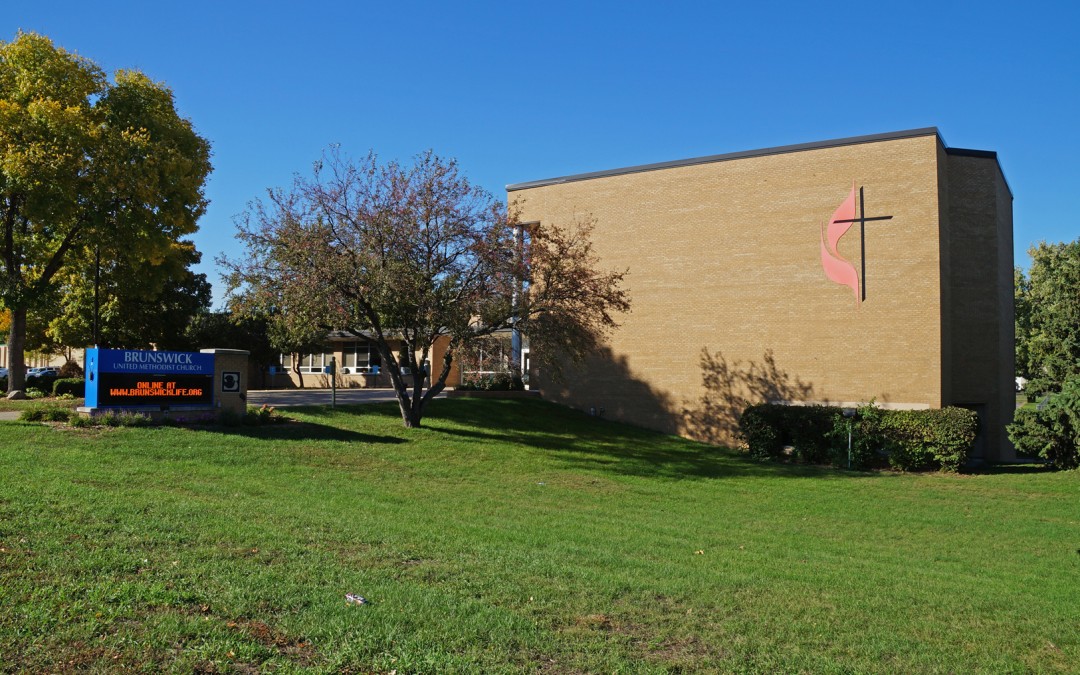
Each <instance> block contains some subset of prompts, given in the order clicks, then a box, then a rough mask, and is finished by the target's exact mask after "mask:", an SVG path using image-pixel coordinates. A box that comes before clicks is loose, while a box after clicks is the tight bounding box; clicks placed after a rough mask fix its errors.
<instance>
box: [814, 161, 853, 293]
mask: <svg viewBox="0 0 1080 675" xmlns="http://www.w3.org/2000/svg"><path fill="white" fill-rule="evenodd" d="M854 219H855V183H854V181H852V183H851V194H849V195H848V196H847V199H845V200H844V201H843V202H841V204H840V206H838V207H836V211H834V212H833V214H832V218H830V219H829V224H828V226H827V227H826V228H825V229H824V230H823V231H822V233H821V267H822V268H823V269H824V270H825V276H827V277H828V278H829V279H830V280H831V281H835V282H836V283H838V284H841V285H843V286H847V287H848V288H850V289H851V290H852V292H854V293H855V304H858V303H859V300H860V299H861V298H860V297H859V273H858V272H857V271H856V270H855V266H854V265H852V264H851V263H850V262H848V261H847V259H846V258H844V256H842V255H840V254H839V253H838V252H837V250H836V245H837V244H838V243H839V242H840V238H841V237H843V236H844V235H845V234H847V231H848V230H849V229H851V225H852V223H851V222H850V221H852V220H854ZM838 220H846V221H849V222H846V223H838V222H836V221H838Z"/></svg>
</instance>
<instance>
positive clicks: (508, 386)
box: [457, 373, 525, 391]
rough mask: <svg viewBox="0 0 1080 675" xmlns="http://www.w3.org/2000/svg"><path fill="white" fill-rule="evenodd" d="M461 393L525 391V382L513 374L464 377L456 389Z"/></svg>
mask: <svg viewBox="0 0 1080 675" xmlns="http://www.w3.org/2000/svg"><path fill="white" fill-rule="evenodd" d="M457 388H458V389H459V390H461V391H525V382H524V380H522V379H521V377H520V376H518V375H514V374H513V373H493V374H491V375H477V376H466V377H465V378H464V379H462V381H461V384H460V385H458V387H457Z"/></svg>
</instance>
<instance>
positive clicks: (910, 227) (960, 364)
mask: <svg viewBox="0 0 1080 675" xmlns="http://www.w3.org/2000/svg"><path fill="white" fill-rule="evenodd" d="M853 182H854V185H855V186H856V190H857V191H858V189H859V188H862V190H863V195H864V196H865V200H866V203H865V209H866V216H867V217H871V216H885V215H888V216H891V219H890V220H882V221H873V222H868V223H866V226H865V250H866V262H865V270H866V274H865V279H864V282H865V288H866V297H865V300H864V301H863V302H861V303H857V302H856V297H855V294H854V293H853V292H852V290H851V289H850V288H847V287H844V286H841V285H838V284H836V283H834V282H832V281H830V280H829V279H828V278H826V276H825V273H824V272H823V270H822V263H821V251H820V237H821V234H820V233H821V228H822V226H823V224H825V223H826V222H827V221H828V219H829V218H830V216H831V215H832V213H833V211H834V210H835V209H836V208H837V207H838V206H839V205H840V203H841V202H842V201H843V200H844V199H845V198H846V197H847V196H848V194H849V193H850V191H851V189H852V184H853ZM508 191H509V199H510V201H511V202H512V203H517V204H518V206H519V208H520V209H521V219H522V220H523V221H539V222H540V226H541V227H542V226H543V225H544V224H545V223H560V224H567V223H572V222H574V221H575V220H582V219H586V218H593V219H595V221H596V228H595V230H594V233H593V242H594V245H595V247H596V251H597V252H598V254H599V255H600V256H601V259H602V261H603V264H604V266H605V267H609V268H615V269H627V270H629V275H628V277H627V287H628V289H629V291H630V294H631V300H632V310H631V313H630V314H628V315H627V316H625V317H624V320H623V323H622V326H621V328H620V329H619V330H618V331H617V332H616V334H615V335H614V336H613V338H612V340H611V341H610V344H609V345H608V348H607V349H606V350H605V351H604V353H602V354H597V355H595V357H594V358H592V359H590V360H589V361H588V362H587V363H584V364H582V365H581V366H576V367H573V368H571V369H570V370H569V375H570V376H569V377H567V378H566V381H565V382H563V383H555V382H548V381H545V380H544V377H543V375H544V374H543V373H542V372H541V373H534V374H533V381H534V382H535V383H537V384H539V386H540V387H541V388H542V390H543V392H544V394H545V396H547V397H548V398H552V399H554V400H559V401H562V402H564V403H567V404H569V405H572V406H575V407H579V408H582V409H589V408H596V409H597V410H598V411H599V410H600V409H601V408H602V409H603V410H604V413H605V415H607V416H608V417H612V418H615V419H620V420H625V421H629V422H633V423H636V424H641V425H644V426H647V427H651V428H655V429H659V430H662V431H667V432H672V433H680V434H684V435H688V436H696V437H702V438H707V439H711V440H725V439H727V438H728V436H729V432H730V430H731V428H732V425H733V423H734V419H733V418H734V415H735V414H737V411H736V409H737V408H739V407H740V406H741V405H742V404H743V403H745V402H746V401H752V400H762V399H764V400H783V401H803V402H805V401H816V402H826V401H827V402H831V403H840V404H855V403H860V402H866V401H869V400H871V399H873V400H875V401H877V402H878V403H881V404H883V405H887V406H893V407H905V408H907V407H914V408H923V407H931V408H936V407H940V406H942V405H951V404H958V405H959V404H962V405H965V406H969V407H973V408H975V409H977V410H978V411H979V413H980V416H981V417H982V419H983V421H984V423H985V424H984V426H985V430H986V431H985V433H984V439H983V440H982V441H980V444H981V445H980V449H979V450H980V452H981V453H983V455H984V456H985V458H987V459H990V460H1000V459H1008V458H1011V457H1012V455H1013V450H1012V448H1011V446H1009V444H1008V441H1007V440H1006V438H1005V434H1004V425H1005V424H1006V423H1007V422H1008V421H1009V420H1010V419H1011V414H1012V400H1013V398H1012V397H1013V387H1012V378H1013V357H1012V350H1013V307H1012V298H1013V294H1012V197H1011V194H1010V193H1009V190H1008V186H1007V185H1006V184H1005V181H1004V177H1003V176H1002V173H1001V170H1000V167H999V166H998V163H997V159H996V156H995V155H994V154H993V153H988V152H980V151H965V150H955V149H949V148H947V147H946V146H945V144H944V142H943V141H942V140H941V137H940V135H939V134H938V132H937V130H936V129H921V130H915V131H910V132H900V133H896V134H883V135H880V136H873V137H861V138H854V139H843V140H839V141H832V142H824V143H815V144H808V145H803V146H789V147H786V148H774V149H770V150H763V151H756V152H749V153H737V154H734V155H721V156H716V157H710V158H702V159H699V160H688V161H686V162H671V163H667V164H664V165H652V166H648V167H635V168H631V169H626V170H616V171H611V172H600V173H597V174H586V175H582V176H570V177H566V178H561V179H552V180H549V181H536V182H533V183H524V184H518V185H511V186H509V187H508ZM838 251H839V253H840V254H841V255H842V256H843V257H844V258H846V259H847V260H849V261H851V262H852V263H853V264H854V265H855V267H856V269H859V268H860V267H861V266H860V227H859V224H858V223H856V224H854V225H853V226H852V227H851V229H850V230H849V231H848V233H847V234H846V235H845V236H844V237H843V238H842V239H841V240H840V243H839V246H838ZM860 274H861V272H860Z"/></svg>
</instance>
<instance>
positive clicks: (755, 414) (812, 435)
mask: <svg viewBox="0 0 1080 675" xmlns="http://www.w3.org/2000/svg"><path fill="white" fill-rule="evenodd" d="M739 427H740V432H741V434H742V436H743V438H744V440H746V443H747V446H748V447H749V450H750V454H751V456H753V457H756V458H758V459H782V458H787V457H788V456H789V455H788V450H787V449H788V448H789V447H790V448H791V449H792V450H791V453H790V457H791V458H793V459H795V460H797V461H802V462H807V463H812V464H824V463H829V462H831V463H832V464H834V465H836V466H844V467H846V466H848V462H849V456H848V446H847V442H848V430H849V429H850V430H851V440H852V447H851V454H850V462H851V467H852V468H859V469H866V468H872V467H875V466H881V465H883V464H884V463H885V461H886V459H887V460H888V463H889V464H890V465H891V466H893V467H895V468H897V469H902V470H904V471H926V470H933V469H940V470H942V471H958V470H959V469H960V467H962V466H963V465H964V464H965V463H966V462H967V460H968V458H969V457H970V454H971V449H972V446H973V444H974V442H975V435H976V433H977V431H978V416H977V415H976V414H975V413H974V412H973V411H970V410H966V409H964V408H943V409H940V410H883V409H881V408H878V407H877V406H875V405H873V404H871V405H866V406H862V407H860V408H859V409H858V410H857V411H856V412H855V415H854V416H853V417H852V418H850V419H849V418H845V417H844V414H843V410H842V409H841V408H838V407H835V406H785V405H773V404H762V405H755V406H751V407H749V408H747V409H746V411H744V412H743V415H742V418H741V420H740V422H739Z"/></svg>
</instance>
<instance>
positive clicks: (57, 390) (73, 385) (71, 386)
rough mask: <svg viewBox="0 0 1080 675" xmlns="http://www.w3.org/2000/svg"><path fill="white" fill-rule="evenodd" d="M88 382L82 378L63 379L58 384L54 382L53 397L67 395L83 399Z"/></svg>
mask: <svg viewBox="0 0 1080 675" xmlns="http://www.w3.org/2000/svg"><path fill="white" fill-rule="evenodd" d="M85 389H86V381H85V380H83V379H82V378H76V377H72V378H66V377H62V378H60V379H59V380H57V381H56V382H53V388H52V395H53V396H63V395H65V394H67V395H70V396H74V397H75V398H82V397H83V396H84V395H85Z"/></svg>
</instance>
